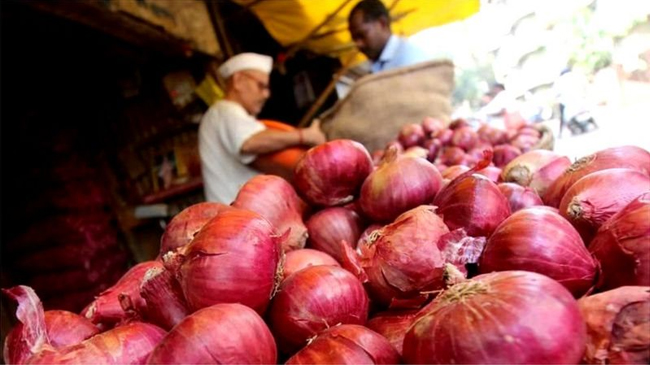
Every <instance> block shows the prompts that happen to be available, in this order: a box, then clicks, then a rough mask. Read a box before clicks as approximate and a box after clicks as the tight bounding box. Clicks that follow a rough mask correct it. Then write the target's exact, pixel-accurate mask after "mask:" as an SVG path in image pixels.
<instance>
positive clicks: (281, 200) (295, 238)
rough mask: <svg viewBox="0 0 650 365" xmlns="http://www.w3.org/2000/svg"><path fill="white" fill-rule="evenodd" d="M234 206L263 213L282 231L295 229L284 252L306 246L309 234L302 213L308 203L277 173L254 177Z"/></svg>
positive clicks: (291, 232)
mask: <svg viewBox="0 0 650 365" xmlns="http://www.w3.org/2000/svg"><path fill="white" fill-rule="evenodd" d="M232 206H233V207H235V208H241V209H248V210H250V211H253V212H255V213H257V214H259V215H261V216H262V217H264V218H266V219H267V220H268V221H269V222H271V224H272V225H273V226H274V227H275V228H276V229H277V231H278V232H285V231H286V230H287V229H291V231H290V232H289V237H288V238H287V240H286V241H284V242H283V243H282V250H283V251H285V252H287V251H291V250H296V249H299V248H303V247H305V243H306V241H307V236H308V234H307V227H306V226H305V223H304V222H303V221H302V215H303V213H304V212H305V209H306V208H307V205H306V204H305V202H303V201H302V199H300V198H299V197H298V194H297V193H296V191H295V190H294V189H293V186H291V184H289V182H288V181H286V180H285V179H283V178H281V177H279V176H274V175H258V176H255V177H253V178H252V179H250V180H248V181H247V182H246V184H244V186H242V188H241V189H240V190H239V193H238V194H237V197H236V198H235V201H234V202H233V203H232Z"/></svg>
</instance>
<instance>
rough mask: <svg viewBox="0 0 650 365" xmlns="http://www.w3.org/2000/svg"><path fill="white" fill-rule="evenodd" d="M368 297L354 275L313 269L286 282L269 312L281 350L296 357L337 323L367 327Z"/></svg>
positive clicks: (332, 269)
mask: <svg viewBox="0 0 650 365" xmlns="http://www.w3.org/2000/svg"><path fill="white" fill-rule="evenodd" d="M368 305H369V301H368V295H367V294H366V291H365V290H364V288H363V285H362V284H361V282H359V280H357V278H355V277H354V276H353V275H352V274H351V273H349V272H348V271H346V270H345V269H342V268H340V267H336V266H312V267H308V268H305V269H303V270H300V271H298V272H295V273H294V274H293V275H291V276H290V277H288V278H287V279H286V280H284V281H283V282H282V284H281V285H280V288H279V290H278V293H277V294H276V295H275V297H274V298H273V301H272V302H271V306H270V308H269V311H268V313H267V318H268V322H267V323H268V324H269V326H270V327H271V331H273V334H274V335H275V338H276V340H277V342H278V346H279V348H280V351H282V352H283V353H286V354H293V353H294V352H295V351H297V350H299V349H300V348H302V347H303V346H305V345H306V344H307V341H308V340H309V338H311V337H313V336H314V335H317V334H318V333H320V332H321V331H323V330H324V329H326V328H328V327H330V326H334V325H336V324H339V323H342V324H365V323H366V319H367V318H368Z"/></svg>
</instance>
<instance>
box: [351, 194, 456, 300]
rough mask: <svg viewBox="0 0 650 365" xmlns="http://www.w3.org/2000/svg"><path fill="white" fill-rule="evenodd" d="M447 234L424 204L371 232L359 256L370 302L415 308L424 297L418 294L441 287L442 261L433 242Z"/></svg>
mask: <svg viewBox="0 0 650 365" xmlns="http://www.w3.org/2000/svg"><path fill="white" fill-rule="evenodd" d="M448 232H449V229H447V226H445V224H444V222H443V221H442V219H441V218H440V217H438V216H437V215H436V213H435V207H432V206H427V205H423V206H420V207H417V208H414V209H412V210H409V211H407V212H405V213H404V214H402V215H400V216H399V217H397V219H396V220H395V222H393V223H392V224H389V225H387V226H385V227H384V228H382V229H380V230H378V231H375V233H374V237H373V239H371V241H370V242H369V243H368V248H367V252H366V254H365V255H364V256H363V257H362V266H363V268H364V270H365V272H366V274H367V275H368V280H369V282H368V290H369V292H370V294H371V296H372V297H373V299H375V300H376V301H377V302H378V303H379V304H381V305H383V306H386V307H391V308H404V307H408V306H413V305H415V306H417V305H419V304H422V303H423V302H424V301H425V300H426V299H427V298H428V295H427V294H422V292H424V291H431V290H435V289H439V288H441V287H442V285H443V277H442V276H443V266H444V264H445V261H444V258H443V256H442V254H441V252H440V250H439V248H438V246H437V242H438V239H439V238H440V237H441V236H443V235H444V234H446V233H448Z"/></svg>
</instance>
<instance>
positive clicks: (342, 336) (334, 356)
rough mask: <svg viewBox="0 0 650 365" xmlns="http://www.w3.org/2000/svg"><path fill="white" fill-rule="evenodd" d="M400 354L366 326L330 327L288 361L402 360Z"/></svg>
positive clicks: (348, 362)
mask: <svg viewBox="0 0 650 365" xmlns="http://www.w3.org/2000/svg"><path fill="white" fill-rule="evenodd" d="M399 363H400V356H399V354H398V353H397V352H396V351H395V349H394V348H393V347H392V346H391V344H390V343H389V342H388V340H386V338H384V337H382V336H381V335H380V334H378V333H376V332H374V331H372V330H370V329H368V328H366V327H363V326H359V325H355V324H343V325H340V326H334V327H332V328H329V329H327V330H325V331H323V332H322V333H320V334H319V335H318V336H316V337H315V338H314V339H313V340H311V341H310V342H309V344H308V345H307V346H305V348H303V349H302V350H300V351H299V352H298V353H297V354H295V355H293V356H292V357H291V358H290V359H289V360H287V362H286V364H305V365H307V364H399Z"/></svg>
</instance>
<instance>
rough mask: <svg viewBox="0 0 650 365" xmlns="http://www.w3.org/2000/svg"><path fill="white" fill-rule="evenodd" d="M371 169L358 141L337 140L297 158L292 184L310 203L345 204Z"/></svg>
mask: <svg viewBox="0 0 650 365" xmlns="http://www.w3.org/2000/svg"><path fill="white" fill-rule="evenodd" d="M371 172H372V159H371V158H370V154H369V153H368V151H367V150H366V148H365V147H363V145H362V144H360V143H358V142H355V141H352V140H347V139H340V140H334V141H330V142H327V143H325V144H322V145H320V146H316V147H313V148H311V149H310V150H309V151H307V153H305V155H304V156H303V157H302V158H301V159H300V161H298V164H297V165H296V169H295V176H294V184H295V186H296V188H297V190H298V192H299V193H300V194H301V195H303V196H304V197H305V198H306V199H307V201H308V202H310V203H311V204H313V205H324V206H333V205H342V204H345V203H349V202H350V201H352V200H353V199H354V196H355V195H356V194H357V192H358V191H359V188H360V187H361V184H362V183H363V181H364V180H365V179H366V177H368V175H369V174H370V173H371Z"/></svg>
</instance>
